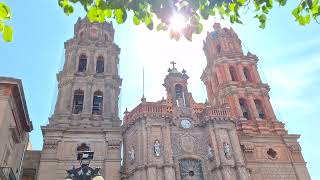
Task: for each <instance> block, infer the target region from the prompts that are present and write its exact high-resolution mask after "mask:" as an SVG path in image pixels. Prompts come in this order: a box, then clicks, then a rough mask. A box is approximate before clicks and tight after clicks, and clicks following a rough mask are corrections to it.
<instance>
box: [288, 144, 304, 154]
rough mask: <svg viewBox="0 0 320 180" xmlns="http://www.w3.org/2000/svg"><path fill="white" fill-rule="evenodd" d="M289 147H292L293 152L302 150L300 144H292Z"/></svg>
mask: <svg viewBox="0 0 320 180" xmlns="http://www.w3.org/2000/svg"><path fill="white" fill-rule="evenodd" d="M289 148H290V150H291V152H293V153H299V152H301V146H300V145H299V144H290V145H289Z"/></svg>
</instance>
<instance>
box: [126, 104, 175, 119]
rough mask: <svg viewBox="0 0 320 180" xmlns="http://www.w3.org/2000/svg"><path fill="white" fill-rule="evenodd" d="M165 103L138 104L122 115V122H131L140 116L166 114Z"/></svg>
mask: <svg viewBox="0 0 320 180" xmlns="http://www.w3.org/2000/svg"><path fill="white" fill-rule="evenodd" d="M168 114H169V112H168V110H167V105H162V104H158V103H150V102H145V103H141V104H140V105H138V106H137V107H136V108H134V109H133V110H132V111H130V112H128V113H126V115H125V116H124V124H130V123H132V122H133V121H134V120H135V119H136V118H138V117H142V116H157V115H159V116H164V115H168Z"/></svg>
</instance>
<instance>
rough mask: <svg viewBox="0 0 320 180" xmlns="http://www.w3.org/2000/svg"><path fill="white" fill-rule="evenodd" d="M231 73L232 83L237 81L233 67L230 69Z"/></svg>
mask: <svg viewBox="0 0 320 180" xmlns="http://www.w3.org/2000/svg"><path fill="white" fill-rule="evenodd" d="M229 72H230V76H231V81H237V74H236V70H235V69H234V67H233V66H231V67H229Z"/></svg>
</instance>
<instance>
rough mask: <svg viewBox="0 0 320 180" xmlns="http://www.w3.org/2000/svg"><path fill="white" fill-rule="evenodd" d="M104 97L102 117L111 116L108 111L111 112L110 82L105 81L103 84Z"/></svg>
mask: <svg viewBox="0 0 320 180" xmlns="http://www.w3.org/2000/svg"><path fill="white" fill-rule="evenodd" d="M103 94H104V96H105V98H104V100H103V109H104V113H103V116H104V118H107V117H111V116H110V113H111V104H110V102H111V84H110V83H106V84H105V91H104V92H103Z"/></svg>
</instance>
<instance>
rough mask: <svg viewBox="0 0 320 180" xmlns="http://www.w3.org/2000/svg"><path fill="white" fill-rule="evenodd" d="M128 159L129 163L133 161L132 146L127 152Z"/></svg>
mask: <svg viewBox="0 0 320 180" xmlns="http://www.w3.org/2000/svg"><path fill="white" fill-rule="evenodd" d="M128 155H129V156H128V158H129V160H130V161H133V160H134V159H135V156H136V155H135V152H134V146H131V148H130V150H129V151H128Z"/></svg>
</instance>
